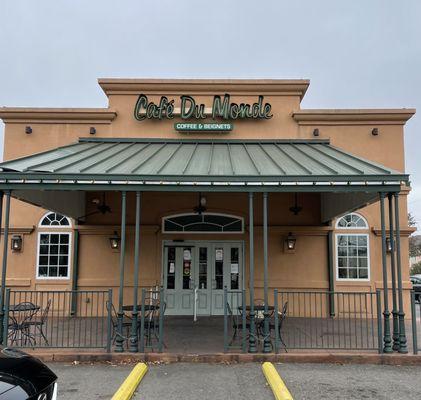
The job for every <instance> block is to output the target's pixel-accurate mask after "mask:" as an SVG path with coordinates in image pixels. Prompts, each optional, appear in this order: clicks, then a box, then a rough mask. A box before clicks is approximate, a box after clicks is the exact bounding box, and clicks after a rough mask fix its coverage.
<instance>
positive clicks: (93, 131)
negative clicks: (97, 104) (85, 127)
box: [89, 126, 96, 135]
mask: <svg viewBox="0 0 421 400" xmlns="http://www.w3.org/2000/svg"><path fill="white" fill-rule="evenodd" d="M89 133H90V134H91V135H95V133H96V128H95V127H94V126H91V127H90V128H89Z"/></svg>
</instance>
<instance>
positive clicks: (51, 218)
mask: <svg viewBox="0 0 421 400" xmlns="http://www.w3.org/2000/svg"><path fill="white" fill-rule="evenodd" d="M39 226H50V227H51V226H52V227H59V226H67V227H69V228H70V226H71V224H70V220H69V218H67V217H65V216H64V215H61V214H58V213H55V212H49V213H47V214H46V215H44V217H42V218H41V222H40V224H39Z"/></svg>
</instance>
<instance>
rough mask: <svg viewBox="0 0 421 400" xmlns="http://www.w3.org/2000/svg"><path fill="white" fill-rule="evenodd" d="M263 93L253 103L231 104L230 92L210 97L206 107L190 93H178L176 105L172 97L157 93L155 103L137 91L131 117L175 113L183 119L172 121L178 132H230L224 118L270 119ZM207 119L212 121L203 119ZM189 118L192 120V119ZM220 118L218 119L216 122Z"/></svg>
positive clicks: (168, 116)
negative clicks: (178, 104)
mask: <svg viewBox="0 0 421 400" xmlns="http://www.w3.org/2000/svg"><path fill="white" fill-rule="evenodd" d="M263 99H264V96H259V97H258V99H257V101H256V102H255V103H253V104H248V103H240V104H237V103H233V102H231V100H230V95H229V94H225V95H224V96H223V97H221V96H218V95H216V96H214V97H213V103H212V107H211V108H210V109H208V108H206V107H205V105H204V104H202V103H200V104H198V103H196V100H195V99H194V97H192V96H188V95H182V96H180V106H179V107H178V108H176V106H175V100H174V99H171V100H169V99H168V98H167V97H166V96H161V99H160V101H159V103H154V102H152V101H149V100H148V98H147V96H146V95H144V94H141V95H140V96H139V98H138V99H137V101H136V105H135V108H134V117H135V119H136V120H138V121H144V120H146V119H155V120H164V119H173V118H174V117H175V116H179V117H180V118H181V119H182V120H183V122H176V123H175V124H174V128H175V130H177V131H181V132H190V131H216V132H221V131H231V130H232V129H233V123H232V122H228V121H233V120H238V119H243V120H244V119H254V120H257V119H270V118H272V113H271V110H272V106H271V105H270V104H269V103H264V102H263ZM209 118H211V119H212V120H214V121H215V122H204V121H203V120H206V119H209ZM192 120H193V121H192ZM218 120H222V121H218Z"/></svg>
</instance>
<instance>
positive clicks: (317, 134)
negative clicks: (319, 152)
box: [313, 128, 320, 136]
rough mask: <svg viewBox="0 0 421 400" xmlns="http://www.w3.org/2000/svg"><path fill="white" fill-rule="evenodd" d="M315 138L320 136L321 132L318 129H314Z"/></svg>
mask: <svg viewBox="0 0 421 400" xmlns="http://www.w3.org/2000/svg"><path fill="white" fill-rule="evenodd" d="M313 136H320V131H319V129H318V128H316V129H314V131H313Z"/></svg>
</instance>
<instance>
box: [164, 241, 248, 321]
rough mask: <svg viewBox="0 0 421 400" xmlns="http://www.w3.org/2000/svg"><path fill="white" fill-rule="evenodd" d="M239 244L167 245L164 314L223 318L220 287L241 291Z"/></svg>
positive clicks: (241, 262) (165, 248)
mask: <svg viewBox="0 0 421 400" xmlns="http://www.w3.org/2000/svg"><path fill="white" fill-rule="evenodd" d="M242 271H243V259H242V244H241V243H238V242H202V241H200V242H186V243H183V244H182V245H181V244H180V243H167V244H165V246H164V276H163V279H164V287H165V293H166V302H167V312H166V313H167V314H168V315H195V314H196V315H223V314H224V302H223V299H224V287H225V286H227V288H228V289H241V288H242Z"/></svg>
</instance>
